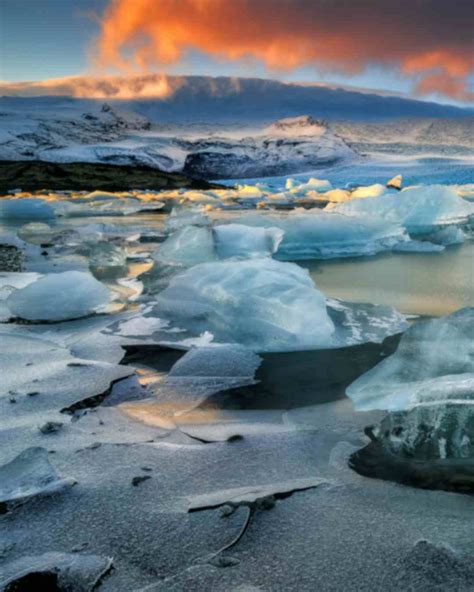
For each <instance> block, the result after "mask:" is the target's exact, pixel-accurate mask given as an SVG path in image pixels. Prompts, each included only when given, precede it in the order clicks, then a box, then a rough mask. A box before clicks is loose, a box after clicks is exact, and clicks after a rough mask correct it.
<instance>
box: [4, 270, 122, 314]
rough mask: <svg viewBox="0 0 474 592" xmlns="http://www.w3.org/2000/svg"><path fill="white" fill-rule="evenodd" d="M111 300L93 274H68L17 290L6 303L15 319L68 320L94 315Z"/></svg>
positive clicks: (48, 278)
mask: <svg viewBox="0 0 474 592" xmlns="http://www.w3.org/2000/svg"><path fill="white" fill-rule="evenodd" d="M109 300H110V292H109V290H108V289H107V288H106V287H105V286H104V284H101V283H100V282H99V281H97V280H96V279H95V278H94V277H93V276H92V275H91V274H90V273H85V272H82V271H66V272H63V273H52V274H48V275H46V276H44V277H42V278H41V279H39V280H37V281H35V282H33V283H31V284H29V285H27V286H25V287H24V288H21V289H19V290H15V291H13V292H12V293H11V294H10V296H9V297H8V299H7V301H6V304H7V306H8V308H9V310H10V311H11V313H12V315H13V316H15V317H19V318H22V319H26V320H29V321H64V320H68V319H77V318H80V317H85V316H88V315H90V314H93V313H94V312H96V311H97V310H98V309H99V308H100V307H104V306H105V305H106V304H108V302H109Z"/></svg>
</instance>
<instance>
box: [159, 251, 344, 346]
mask: <svg viewBox="0 0 474 592" xmlns="http://www.w3.org/2000/svg"><path fill="white" fill-rule="evenodd" d="M156 309H157V311H158V314H159V315H160V316H161V315H163V316H165V317H166V318H168V319H169V320H172V321H174V322H176V323H177V324H178V325H181V326H184V327H186V328H187V329H190V330H192V331H194V332H195V333H197V334H200V333H203V332H204V331H207V330H209V331H211V332H212V333H213V334H214V335H215V337H216V338H217V340H218V341H221V342H235V343H240V344H242V345H246V346H248V347H251V348H252V349H255V350H256V351H259V350H265V351H272V350H285V349H289V350H291V349H298V348H301V349H308V348H311V347H315V346H318V345H321V344H323V343H327V342H328V340H329V339H330V336H331V335H332V333H333V331H334V325H333V323H332V321H331V319H330V318H329V316H328V313H327V310H326V301H325V298H324V296H323V295H322V294H321V292H319V290H317V289H316V288H315V286H314V284H313V282H312V280H311V279H310V277H309V274H308V272H307V271H306V270H303V269H301V268H300V267H298V266H297V265H294V264H291V263H281V262H278V261H274V260H272V259H270V258H255V259H248V260H242V261H229V262H226V261H223V262H215V263H204V264H202V265H196V266H195V267H192V268H191V269H188V270H187V271H185V272H184V273H181V274H179V275H177V276H175V277H173V278H172V280H171V281H170V283H169V285H168V287H167V288H165V289H164V290H163V291H162V292H161V293H160V294H159V295H158V297H157V307H156Z"/></svg>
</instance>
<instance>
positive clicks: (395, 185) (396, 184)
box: [387, 175, 402, 189]
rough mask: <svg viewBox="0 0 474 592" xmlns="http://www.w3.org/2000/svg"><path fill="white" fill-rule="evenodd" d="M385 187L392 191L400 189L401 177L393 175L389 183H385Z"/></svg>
mask: <svg viewBox="0 0 474 592" xmlns="http://www.w3.org/2000/svg"><path fill="white" fill-rule="evenodd" d="M387 187H388V188H392V189H401V188H402V175H395V177H393V178H392V179H390V181H387Z"/></svg>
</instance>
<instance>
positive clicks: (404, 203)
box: [330, 185, 474, 235]
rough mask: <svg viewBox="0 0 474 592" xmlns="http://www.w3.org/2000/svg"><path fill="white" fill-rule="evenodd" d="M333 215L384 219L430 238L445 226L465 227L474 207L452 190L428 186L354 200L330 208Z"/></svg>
mask: <svg viewBox="0 0 474 592" xmlns="http://www.w3.org/2000/svg"><path fill="white" fill-rule="evenodd" d="M330 207H331V208H332V210H331V211H336V212H339V213H340V214H345V215H347V216H355V217H358V218H360V217H362V218H364V219H365V218H367V217H372V216H376V217H378V218H384V219H385V220H387V222H393V223H395V224H400V225H402V226H403V227H404V228H406V230H407V231H408V232H409V233H410V234H414V235H417V234H427V233H431V232H435V231H436V230H439V229H440V228H442V227H443V226H448V225H449V226H452V225H453V224H465V223H467V222H468V221H469V218H470V217H471V216H472V215H474V205H473V204H471V203H469V202H467V201H466V200H464V199H463V198H462V197H459V195H458V194H457V193H456V191H455V190H454V189H452V188H451V187H446V186H443V185H428V186H426V187H408V188H406V189H403V190H402V191H398V192H396V193H389V194H386V195H382V196H380V197H367V198H366V199H351V200H350V201H348V202H345V203H342V204H337V205H333V204H331V206H330Z"/></svg>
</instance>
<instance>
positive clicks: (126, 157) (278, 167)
mask: <svg viewBox="0 0 474 592" xmlns="http://www.w3.org/2000/svg"><path fill="white" fill-rule="evenodd" d="M38 100H39V101H40V102H41V104H40V106H39V108H37V109H31V104H29V105H28V106H29V107H30V110H26V109H25V106H24V104H23V101H24V99H20V100H19V104H18V101H16V100H14V99H9V101H8V105H7V102H6V101H4V102H3V106H4V109H3V110H2V109H1V106H0V160H4V161H23V160H31V161H34V160H36V161H44V162H51V163H80V162H82V163H100V164H116V165H123V166H145V167H152V168H154V169H158V170H161V171H165V172H182V173H184V174H185V175H189V176H191V177H198V178H209V179H217V178H224V177H234V178H236V177H240V178H243V177H251V176H264V175H265V176H266V175H282V174H286V173H293V172H303V171H307V170H311V169H313V168H316V167H318V166H322V165H326V166H328V165H331V164H334V163H336V162H341V161H347V160H353V159H355V158H356V157H357V154H356V152H355V151H354V150H353V149H352V148H350V147H349V146H348V145H347V144H346V143H345V142H344V140H342V139H341V138H340V137H338V136H337V135H336V134H334V133H333V132H332V131H331V130H330V129H329V128H328V127H327V126H326V125H324V124H323V123H322V122H320V121H317V120H315V119H313V118H312V117H310V116H305V117H298V118H292V119H285V120H280V121H277V122H276V123H274V124H273V125H270V126H268V127H266V128H263V129H259V130H256V129H254V130H253V131H252V132H251V134H250V133H249V134H246V133H243V131H242V130H241V132H240V134H239V133H237V134H236V132H235V131H233V132H225V131H222V132H221V133H220V134H216V133H215V132H213V133H212V132H207V133H204V132H203V133H202V134H201V135H200V136H189V135H185V134H183V133H182V128H180V129H181V134H178V135H176V132H174V133H168V134H164V133H162V132H159V131H156V130H154V129H151V127H152V126H151V124H150V122H149V121H147V120H146V119H145V118H143V116H141V115H137V114H136V113H130V112H127V111H125V110H123V109H121V110H120V111H119V110H117V108H116V105H114V106H111V105H109V104H108V103H104V104H102V105H100V103H97V102H95V103H90V102H87V101H86V102H83V101H81V100H77V101H75V102H73V103H67V104H66V105H64V106H61V105H60V104H59V103H58V102H56V103H54V102H53V101H52V100H48V101H45V100H42V101H41V100H40V99H38ZM0 103H1V102H0ZM121 106H122V107H123V105H121ZM129 106H130V105H129ZM83 107H88V108H89V110H88V111H82V108H83Z"/></svg>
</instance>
